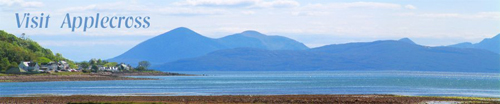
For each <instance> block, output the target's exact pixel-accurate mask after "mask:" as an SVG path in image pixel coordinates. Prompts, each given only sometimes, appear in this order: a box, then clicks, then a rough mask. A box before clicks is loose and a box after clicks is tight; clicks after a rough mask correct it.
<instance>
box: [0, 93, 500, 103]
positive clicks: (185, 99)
mask: <svg viewBox="0 0 500 104" xmlns="http://www.w3.org/2000/svg"><path fill="white" fill-rule="evenodd" d="M132 102H136V103H139V102H140V103H175V104H177V103H195V104H200V103H224V104H226V103H273V104H276V103H313V104H318V103H327V104H337V103H357V104H360V103H361V104H363V103H364V104H367V103H370V104H372V103H383V104H389V103H391V104H392V103H398V104H412V103H426V102H461V103H500V102H499V101H498V99H491V98H461V97H412V96H395V95H269V96H266V95H258V96H250V95H244V96H45V97H0V103H36V104H39V103H132Z"/></svg>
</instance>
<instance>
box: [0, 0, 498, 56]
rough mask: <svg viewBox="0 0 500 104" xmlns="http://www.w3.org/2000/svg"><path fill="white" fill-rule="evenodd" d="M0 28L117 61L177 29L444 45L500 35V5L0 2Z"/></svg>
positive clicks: (426, 0)
mask: <svg viewBox="0 0 500 104" xmlns="http://www.w3.org/2000/svg"><path fill="white" fill-rule="evenodd" d="M0 12H1V13H0V30H5V31H6V32H9V33H12V34H15V35H18V36H19V35H20V34H22V33H25V34H26V36H27V37H28V38H30V39H32V40H35V41H37V42H38V43H39V44H40V45H42V46H43V47H46V48H49V49H51V50H52V51H53V52H55V53H61V54H63V56H64V57H66V58H69V59H71V60H75V61H83V60H89V59H91V58H101V59H109V58H113V57H115V56H118V55H120V54H122V53H124V52H125V51H127V50H128V49H130V48H132V47H134V46H135V45H137V44H139V43H140V42H142V41H145V40H147V39H149V38H152V37H154V36H157V35H159V34H162V33H165V32H167V31H169V30H172V29H174V28H177V27H187V28H190V29H192V30H194V31H196V32H198V33H200V34H202V35H204V36H206V37H210V38H220V37H223V36H227V35H231V34H235V33H240V32H243V31H246V30H256V31H259V32H261V33H264V34H267V35H280V36H285V37H289V38H292V39H295V40H297V41H299V42H302V43H304V44H305V45H307V46H308V47H311V48H314V47H319V46H323V45H328V44H342V43H349V42H370V41H376V40H396V39H400V38H405V37H408V38H410V39H412V40H413V41H415V42H416V43H417V44H420V45H426V46H443V45H451V44H456V43H460V42H472V43H476V42H479V41H481V40H482V39H484V38H490V37H493V36H495V35H497V34H499V33H500V0H360V1H354V0H168V1H167V0H147V1H146V0H67V1H61V0H37V1H34V0H33V1H32V0H0ZM15 13H20V14H22V13H30V14H31V16H39V15H40V14H41V13H44V14H45V16H46V15H50V17H51V18H50V21H49V27H48V28H35V29H33V28H18V27H17V20H16V16H15ZM67 13H69V14H70V15H71V16H82V17H89V16H94V17H95V15H96V14H97V13H99V14H100V16H110V17H111V16H133V17H136V16H141V17H144V16H149V17H150V18H151V19H150V27H148V28H138V29H137V28H120V29H110V28H106V29H103V28H97V29H96V28H90V29H88V30H87V31H85V32H83V31H82V30H81V28H80V29H77V30H75V31H71V29H68V28H65V27H63V28H60V27H61V24H62V23H63V20H64V17H65V15H66V14H67Z"/></svg>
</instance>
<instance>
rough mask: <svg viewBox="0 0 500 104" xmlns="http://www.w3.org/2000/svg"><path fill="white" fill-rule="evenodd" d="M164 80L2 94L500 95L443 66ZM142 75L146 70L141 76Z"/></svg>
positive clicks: (23, 86) (38, 86)
mask: <svg viewBox="0 0 500 104" xmlns="http://www.w3.org/2000/svg"><path fill="white" fill-rule="evenodd" d="M182 73H190V74H206V75H208V76H175V77H172V76H160V77H157V76H154V77H147V78H159V79H160V80H126V81H78V82H76V81H66V82H22V83H20V82H15V83H0V96H32V95H44V94H55V95H87V94H92V95H131V96H177V95H277V94H398V95H424V96H479V97H500V74H484V73H441V72H182ZM137 77H142V76H137Z"/></svg>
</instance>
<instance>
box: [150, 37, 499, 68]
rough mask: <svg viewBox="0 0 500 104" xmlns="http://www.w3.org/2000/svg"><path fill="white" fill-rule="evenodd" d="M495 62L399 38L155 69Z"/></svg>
mask: <svg viewBox="0 0 500 104" xmlns="http://www.w3.org/2000/svg"><path fill="white" fill-rule="evenodd" d="M408 40H409V39H408ZM498 59H500V55H499V54H496V53H493V52H489V51H485V50H479V49H460V48H451V47H426V46H420V45H416V44H414V43H409V41H407V39H404V41H401V40H399V41H393V40H387V41H375V42H365V43H348V44H336V45H327V46H323V47H318V48H313V49H309V50H274V51H273V50H264V49H255V48H236V49H226V50H219V51H215V52H211V53H209V54H207V55H204V56H201V57H196V58H188V59H181V60H178V61H174V62H169V63H165V64H163V65H159V66H156V67H154V68H155V69H160V70H163V71H337V70H342V71H366V70H400V71H445V72H500V64H499V63H500V60H498Z"/></svg>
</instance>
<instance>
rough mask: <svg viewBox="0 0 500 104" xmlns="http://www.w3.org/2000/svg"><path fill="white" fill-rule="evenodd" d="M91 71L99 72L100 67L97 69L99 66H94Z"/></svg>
mask: <svg viewBox="0 0 500 104" xmlns="http://www.w3.org/2000/svg"><path fill="white" fill-rule="evenodd" d="M91 69H92V71H93V72H97V71H99V67H97V65H92V68H91Z"/></svg>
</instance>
